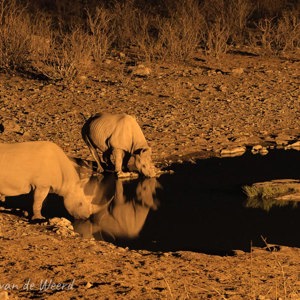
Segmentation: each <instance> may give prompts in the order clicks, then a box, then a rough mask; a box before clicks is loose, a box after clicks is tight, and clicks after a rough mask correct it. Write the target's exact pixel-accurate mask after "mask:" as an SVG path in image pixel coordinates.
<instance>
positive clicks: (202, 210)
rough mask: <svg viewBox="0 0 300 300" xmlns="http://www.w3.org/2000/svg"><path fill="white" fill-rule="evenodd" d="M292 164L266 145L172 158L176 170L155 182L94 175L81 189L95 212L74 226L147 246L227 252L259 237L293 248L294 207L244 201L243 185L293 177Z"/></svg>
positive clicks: (287, 155) (292, 157) (260, 241)
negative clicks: (236, 152)
mask: <svg viewBox="0 0 300 300" xmlns="http://www.w3.org/2000/svg"><path fill="white" fill-rule="evenodd" d="M299 165H300V154H299V152H297V151H294V150H289V151H284V150H273V151H270V152H269V154H268V155H265V156H261V155H259V154H257V155H253V154H251V153H248V152H246V153H245V154H244V155H242V156H240V157H234V158H209V159H197V160H194V161H192V162H188V163H180V164H173V165H172V166H171V168H172V169H173V170H174V171H175V173H174V174H172V175H170V174H164V175H162V176H161V177H160V178H158V179H157V180H156V179H135V180H129V181H128V180H115V179H114V177H113V176H108V177H100V178H99V177H93V178H92V180H91V182H90V188H89V189H90V191H88V189H87V190H86V192H87V193H90V195H93V202H94V203H97V204H98V207H99V211H98V212H97V213H95V214H94V215H93V216H92V218H91V219H90V220H88V221H76V222H75V223H74V227H75V230H76V231H77V232H79V233H80V234H81V235H82V236H83V237H94V238H95V239H98V240H106V241H110V242H112V243H114V244H116V245H119V246H123V247H129V248H130V249H146V250H151V251H178V250H191V251H200V252H205V253H227V254H228V253H230V252H231V251H232V250H236V249H240V250H243V251H249V250H250V247H251V245H253V246H259V247H260V246H265V242H267V243H271V244H277V245H286V246H295V247H300V235H299V228H300V226H299V225H300V218H299V214H300V209H299V207H300V205H299V204H298V203H297V202H285V203H284V204H282V203H279V202H278V203H277V202H276V201H272V202H271V204H270V205H268V206H267V207H266V206H265V205H262V204H261V203H260V202H259V201H258V200H257V201H254V202H253V201H251V202H249V201H248V200H247V197H246V195H245V193H244V192H243V189H242V187H243V186H244V185H251V184H252V183H254V182H261V181H267V180H273V179H282V178H293V179H299V177H300V172H299ZM95 186H96V187H97V189H98V191H97V192H96V191H95Z"/></svg>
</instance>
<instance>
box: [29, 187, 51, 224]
mask: <svg viewBox="0 0 300 300" xmlns="http://www.w3.org/2000/svg"><path fill="white" fill-rule="evenodd" d="M49 190H50V188H49V187H37V188H36V189H35V190H34V194H33V216H32V220H39V219H45V218H44V217H43V216H42V206H43V202H44V200H45V198H46V197H47V195H48V193H49Z"/></svg>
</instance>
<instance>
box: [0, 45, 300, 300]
mask: <svg viewBox="0 0 300 300" xmlns="http://www.w3.org/2000/svg"><path fill="white" fill-rule="evenodd" d="M137 65H138V62H137V61H135V60H134V59H131V58H128V57H126V56H125V57H124V55H120V56H118V55H116V56H113V57H111V59H108V60H106V61H105V64H104V65H103V67H102V68H101V70H100V72H99V70H98V72H97V73H98V74H101V75H98V76H86V74H80V75H79V76H78V78H77V80H76V81H75V82H72V83H66V82H65V83H62V82H58V83H49V82H43V81H40V80H36V79H26V78H21V77H18V76H12V75H3V74H2V75H0V124H1V125H0V131H2V133H1V134H0V141H1V142H3V143H8V142H22V141H28V140H51V141H54V142H56V143H57V144H59V145H60V146H61V147H62V148H63V149H64V150H65V152H66V153H67V154H68V155H70V156H74V157H80V158H83V159H91V156H90V153H89V151H88V149H87V147H86V145H85V144H84V142H83V140H82V139H81V134H80V130H81V127H82V125H83V123H84V117H85V118H87V117H88V116H90V115H91V114H93V113H95V112H100V111H110V112H126V113H129V114H132V115H135V116H136V118H137V120H138V122H139V124H140V125H141V127H142V129H143V131H144V133H145V136H146V138H147V140H148V141H149V144H150V145H151V147H152V149H153V159H154V162H155V164H156V165H157V166H158V167H161V168H162V167H166V166H170V167H172V163H175V162H184V161H185V160H190V159H192V158H193V153H196V152H201V153H202V156H206V157H207V158H209V157H210V156H212V155H219V154H220V151H221V150H222V149H223V150H224V149H227V150H229V151H231V150H234V149H236V148H238V147H241V146H245V145H246V146H255V145H264V144H268V145H273V146H277V147H284V146H286V145H288V144H292V143H294V142H295V141H297V140H299V138H300V89H299V84H300V53H293V54H291V55H286V56H280V57H272V58H268V57H263V56H259V55H257V54H255V52H253V51H252V52H247V51H244V52H242V51H236V52H235V53H231V54H228V55H227V56H226V57H223V58H222V59H219V60H209V59H207V58H206V57H201V56H196V57H195V59H193V60H192V61H190V62H189V63H188V64H186V65H175V64H167V63H166V64H159V65H157V64H148V65H147V64H145V65H144V66H139V67H137ZM0 224H1V227H0V239H1V243H0V249H1V251H0V258H1V259H0V270H1V277H0V291H1V290H2V292H0V299H1V300H2V299H8V297H9V299H300V258H299V257H300V249H299V248H290V247H285V246H284V245H282V247H280V249H279V248H272V249H277V250H278V249H279V251H275V252H274V251H268V247H266V248H256V247H253V249H252V250H253V251H252V252H251V253H245V252H243V251H241V250H239V249H237V250H236V251H235V255H233V256H225V257H224V256H217V255H208V254H203V253H197V252H188V251H178V252H172V253H171V252H168V253H160V252H159V253H154V252H153V253H152V252H149V251H145V250H140V251H133V250H130V249H126V248H121V247H116V246H114V245H112V244H109V243H106V242H102V241H95V240H88V239H82V238H80V237H79V236H73V235H72V234H70V235H67V234H64V235H61V234H59V233H58V232H54V231H53V230H49V228H48V227H47V224H30V223H29V222H28V220H27V218H26V217H25V216H24V214H23V213H22V211H12V210H10V209H7V208H1V212H0ZM291 230H294V232H295V236H296V235H298V230H299V229H298V228H291ZM269 250H270V249H269Z"/></svg>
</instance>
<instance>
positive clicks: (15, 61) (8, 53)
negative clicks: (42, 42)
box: [0, 0, 32, 70]
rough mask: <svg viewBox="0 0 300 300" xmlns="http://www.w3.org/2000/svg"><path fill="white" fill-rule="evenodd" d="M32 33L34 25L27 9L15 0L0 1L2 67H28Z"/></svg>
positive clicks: (0, 57) (0, 61) (0, 54)
mask: <svg viewBox="0 0 300 300" xmlns="http://www.w3.org/2000/svg"><path fill="white" fill-rule="evenodd" d="M31 34H32V25H31V20H30V16H29V14H28V13H27V12H26V9H25V8H22V7H21V6H19V5H17V3H16V1H15V0H12V1H5V0H2V1H0V68H2V69H4V70H16V69H24V68H26V66H27V64H28V60H29V54H30V38H31Z"/></svg>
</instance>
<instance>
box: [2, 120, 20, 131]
mask: <svg viewBox="0 0 300 300" xmlns="http://www.w3.org/2000/svg"><path fill="white" fill-rule="evenodd" d="M2 125H3V127H4V132H17V133H19V132H20V131H21V127H20V125H19V124H17V123H16V122H15V121H13V120H6V121H4V122H3V124H2Z"/></svg>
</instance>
